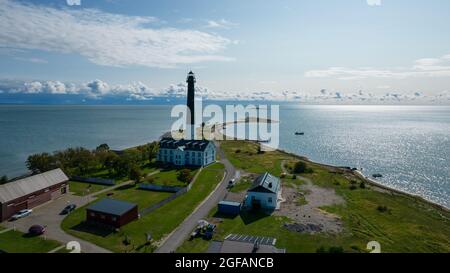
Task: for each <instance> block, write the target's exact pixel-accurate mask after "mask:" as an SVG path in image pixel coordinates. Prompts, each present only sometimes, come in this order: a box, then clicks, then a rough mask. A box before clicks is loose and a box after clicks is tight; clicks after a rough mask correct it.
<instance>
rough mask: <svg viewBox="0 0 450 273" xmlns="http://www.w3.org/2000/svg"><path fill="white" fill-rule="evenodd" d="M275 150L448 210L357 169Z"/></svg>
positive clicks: (447, 209)
mask: <svg viewBox="0 0 450 273" xmlns="http://www.w3.org/2000/svg"><path fill="white" fill-rule="evenodd" d="M255 142H256V143H259V142H257V141H255ZM277 151H279V152H281V153H285V154H287V155H290V156H293V157H295V158H298V159H300V160H303V161H307V162H309V163H312V164H316V165H319V166H321V167H325V168H329V169H333V170H339V171H341V172H347V173H351V174H353V175H355V176H357V177H358V178H360V179H361V180H363V181H364V182H366V183H367V184H369V185H371V186H373V187H377V188H380V189H382V190H386V191H389V192H390V193H392V194H399V195H406V196H408V197H411V198H413V199H417V200H418V201H421V202H424V203H426V204H428V205H431V206H432V207H434V208H436V209H439V210H442V211H445V212H450V208H447V207H446V206H444V205H441V204H439V203H436V202H434V201H431V200H428V199H425V198H424V197H422V196H420V195H417V194H413V193H410V192H407V191H403V190H399V189H395V188H393V187H390V186H387V185H383V184H382V183H381V182H379V181H376V180H374V179H371V178H370V177H367V176H365V175H364V174H363V173H361V172H360V171H359V170H356V171H353V170H351V169H349V168H348V167H342V166H334V165H329V164H325V163H320V162H315V161H313V160H311V159H309V158H308V157H306V156H301V155H298V154H295V153H292V152H289V151H285V150H282V149H277Z"/></svg>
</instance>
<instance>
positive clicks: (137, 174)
mask: <svg viewBox="0 0 450 273" xmlns="http://www.w3.org/2000/svg"><path fill="white" fill-rule="evenodd" d="M128 177H129V178H130V179H131V180H134V182H135V183H141V177H142V172H141V169H139V167H138V166H136V165H133V166H132V167H131V169H130V173H129V174H128Z"/></svg>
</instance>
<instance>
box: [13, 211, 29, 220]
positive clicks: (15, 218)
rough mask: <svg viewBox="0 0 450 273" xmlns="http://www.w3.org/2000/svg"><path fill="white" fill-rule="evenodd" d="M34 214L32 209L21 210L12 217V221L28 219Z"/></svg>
mask: <svg viewBox="0 0 450 273" xmlns="http://www.w3.org/2000/svg"><path fill="white" fill-rule="evenodd" d="M32 212H33V210H32V209H23V210H19V211H18V212H17V213H16V214H14V215H13V216H12V217H11V220H18V219H20V218H23V217H26V216H28V215H30V214H31V213H32Z"/></svg>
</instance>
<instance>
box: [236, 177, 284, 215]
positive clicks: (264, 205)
mask: <svg viewBox="0 0 450 273" xmlns="http://www.w3.org/2000/svg"><path fill="white" fill-rule="evenodd" d="M280 200H281V182H280V179H279V178H278V177H275V176H273V175H271V174H270V173H265V174H262V175H260V176H258V177H257V178H256V179H255V181H253V185H252V187H251V188H250V189H249V190H248V191H247V196H246V197H245V206H246V207H247V208H253V209H265V210H275V209H277V208H279V201H280Z"/></svg>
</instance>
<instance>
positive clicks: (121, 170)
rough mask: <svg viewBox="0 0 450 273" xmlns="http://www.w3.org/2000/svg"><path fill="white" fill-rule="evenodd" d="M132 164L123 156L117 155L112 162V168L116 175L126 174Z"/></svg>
mask: <svg viewBox="0 0 450 273" xmlns="http://www.w3.org/2000/svg"><path fill="white" fill-rule="evenodd" d="M132 165H133V164H132V163H131V162H130V161H129V160H127V158H125V157H123V156H119V157H117V158H116V159H115V160H114V162H113V169H114V171H115V172H116V174H117V175H118V176H122V177H123V176H127V175H129V174H130V169H131V166H132Z"/></svg>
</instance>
